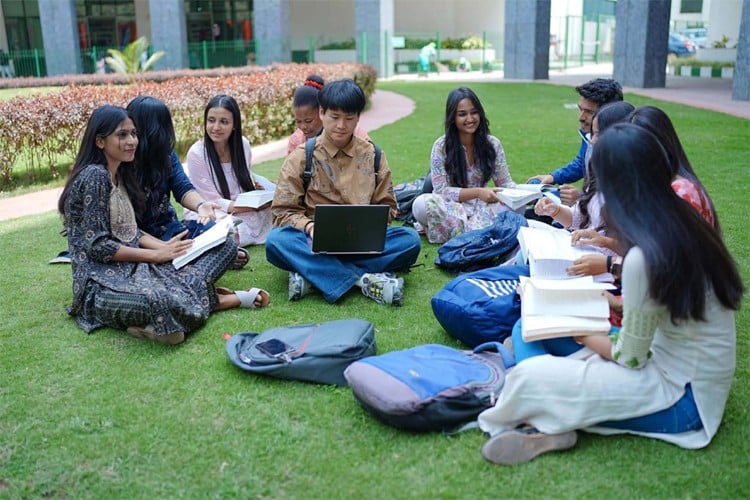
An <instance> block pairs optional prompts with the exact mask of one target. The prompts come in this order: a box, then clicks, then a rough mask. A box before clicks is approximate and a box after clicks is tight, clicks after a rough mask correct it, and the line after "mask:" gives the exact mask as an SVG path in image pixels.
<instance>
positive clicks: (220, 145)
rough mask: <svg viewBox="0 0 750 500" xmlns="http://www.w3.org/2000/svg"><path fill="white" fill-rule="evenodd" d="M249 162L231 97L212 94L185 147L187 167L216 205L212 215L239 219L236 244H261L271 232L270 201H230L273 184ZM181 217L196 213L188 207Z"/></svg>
mask: <svg viewBox="0 0 750 500" xmlns="http://www.w3.org/2000/svg"><path fill="white" fill-rule="evenodd" d="M251 161H252V156H251V152H250V143H249V142H248V140H247V139H246V138H245V137H243V136H242V117H241V114H240V107H239V105H238V104H237V101H236V100H235V99H234V98H233V97H231V96H228V95H223V94H221V95H217V96H214V97H212V98H211V100H209V101H208V104H207V105H206V108H205V110H204V112H203V139H201V140H199V141H197V142H196V143H195V144H193V145H192V146H191V147H190V150H189V151H188V154H187V171H188V176H189V177H190V180H191V181H192V182H193V185H194V186H195V187H196V189H197V190H198V193H200V195H201V196H202V197H203V199H205V200H207V201H210V202H212V203H214V204H216V206H218V207H219V208H217V209H216V217H217V218H221V217H222V216H224V215H226V214H231V215H232V217H234V218H235V221H236V222H239V223H240V224H239V225H238V226H237V227H236V229H235V230H236V233H235V234H236V237H237V243H238V244H239V245H240V246H241V247H244V246H247V245H261V244H263V243H265V242H266V236H268V233H269V232H270V231H271V210H270V206H271V204H270V202H269V203H268V204H267V205H264V206H262V207H260V208H257V209H256V208H249V207H237V206H235V204H234V200H235V199H236V198H237V195H239V194H240V193H243V192H246V191H254V190H256V189H273V188H274V185H273V183H272V182H271V181H269V180H268V179H266V178H264V177H261V176H259V175H254V174H253V173H252V170H251V167H250V165H251ZM185 218H188V219H195V218H197V215H196V214H195V213H193V212H189V211H188V212H186V213H185Z"/></svg>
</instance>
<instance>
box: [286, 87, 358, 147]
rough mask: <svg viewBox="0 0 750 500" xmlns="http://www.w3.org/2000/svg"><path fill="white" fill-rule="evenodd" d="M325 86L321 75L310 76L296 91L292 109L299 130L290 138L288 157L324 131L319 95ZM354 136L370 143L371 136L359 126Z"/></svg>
mask: <svg viewBox="0 0 750 500" xmlns="http://www.w3.org/2000/svg"><path fill="white" fill-rule="evenodd" d="M324 86H325V81H324V80H323V78H322V77H320V76H319V75H308V77H307V78H306V79H305V83H304V84H303V85H302V86H300V87H298V88H297V90H295V91H294V98H293V100H292V107H293V108H294V120H295V121H296V123H297V130H295V131H294V133H293V134H292V135H291V136H289V142H288V143H287V146H286V154H287V155H288V154H289V153H291V152H292V151H294V150H295V149H297V147H298V146H300V145H301V144H304V143H305V141H306V140H307V139H310V138H312V137H317V136H319V135H320V133H321V132H322V131H323V122H322V121H321V119H320V104H319V103H318V94H319V93H320V91H321V90H323V87H324ZM354 135H356V136H357V137H361V138H362V139H364V140H366V141H370V136H368V135H367V132H365V131H364V130H362V129H361V128H360V127H359V126H358V127H357V128H356V129H355V130H354Z"/></svg>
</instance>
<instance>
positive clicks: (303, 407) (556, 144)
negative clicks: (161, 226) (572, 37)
mask: <svg viewBox="0 0 750 500" xmlns="http://www.w3.org/2000/svg"><path fill="white" fill-rule="evenodd" d="M454 86H455V84H446V83H432V82H429V83H424V82H420V83H383V84H379V85H378V88H380V89H384V90H392V91H396V92H399V93H402V94H405V95H407V96H409V97H410V98H412V99H414V100H415V102H416V104H417V106H416V111H415V113H414V114H413V115H411V116H409V117H407V118H405V119H403V120H401V121H399V122H397V123H395V124H392V125H389V126H386V127H383V128H382V129H379V130H376V131H373V132H372V133H371V136H372V138H373V140H374V141H375V142H377V143H378V144H379V145H380V146H381V147H382V148H383V150H384V151H385V152H386V154H387V157H388V160H389V163H390V165H391V167H392V169H393V171H394V181H395V182H402V181H406V180H411V179H413V178H415V177H417V176H419V175H423V174H424V173H425V172H426V170H427V167H428V165H429V154H430V149H431V145H432V142H433V140H434V139H435V138H436V137H437V136H439V135H440V134H441V129H442V125H441V124H442V120H443V112H444V111H443V110H444V106H445V97H446V95H447V94H448V92H449V90H450V89H451V88H453V87H454ZM471 87H472V88H473V89H474V90H475V91H476V92H477V93H478V94H479V96H480V98H481V99H482V102H483V104H484V106H485V109H486V110H487V112H488V114H489V117H490V120H491V125H492V131H493V133H494V134H495V135H497V136H498V137H500V139H501V140H502V142H503V144H504V146H505V150H506V154H507V157H508V162H509V164H510V168H511V173H512V174H513V177H514V178H515V179H516V180H517V181H520V180H524V179H526V178H527V177H528V176H530V175H532V174H536V173H543V172H548V171H550V170H551V169H553V168H554V167H556V166H559V165H561V164H563V163H565V162H567V161H568V160H569V159H570V158H571V157H572V156H573V155H574V154H575V153H576V151H577V149H578V140H577V135H576V130H575V128H576V115H575V112H574V111H571V110H569V109H565V108H564V104H566V103H573V102H575V93H574V92H573V91H572V89H569V88H564V87H555V86H550V85H544V84H506V83H503V84H489V83H483V84H479V83H477V84H471ZM627 98H628V99H629V100H631V101H632V102H633V103H634V104H636V105H642V104H646V103H649V104H657V105H659V106H661V107H663V109H665V110H666V111H667V113H669V115H670V116H671V117H672V118H673V120H674V122H675V125H676V127H677V130H678V132H679V133H680V136H681V138H682V139H683V141H684V143H685V146H686V148H687V150H688V153H689V155H690V158H691V159H692V161H693V163H694V165H695V167H696V169H697V170H698V173H699V174H700V175H701V177H702V179H703V180H704V181H705V183H706V185H707V186H708V188H709V190H710V192H711V194H712V196H713V199H714V201H715V203H716V205H717V207H718V212H719V216H720V219H721V222H722V225H723V228H724V233H725V237H726V240H727V244H728V245H729V248H730V250H731V251H732V253H733V255H734V256H735V258H736V259H737V262H738V263H739V265H740V268H741V270H742V274H743V276H744V279H745V281H746V283H750V255H749V252H750V250H748V248H750V234H749V231H748V224H747V215H746V211H747V209H746V204H745V203H743V202H742V201H741V200H744V198H745V196H744V194H745V193H744V192H745V190H746V186H747V181H748V173H747V158H748V144H750V141H748V139H750V128H749V127H748V122H747V121H743V120H741V119H738V118H733V117H729V116H726V115H722V114H718V113H713V112H709V111H702V110H697V109H693V108H689V107H686V106H682V105H672V104H667V103H662V102H657V101H652V100H649V99H646V98H640V97H635V96H627ZM717 131H721V133H717ZM280 163H281V162H280V161H272V162H266V163H264V164H261V165H258V166H257V167H256V168H257V171H258V172H259V173H261V174H263V175H267V176H270V177H272V178H273V177H274V176H275V175H276V173H277V172H278V167H279V165H280ZM623 189H627V186H624V187H623ZM60 227H61V225H60V221H59V218H58V216H57V214H54V213H48V214H43V215H37V216H31V217H26V218H22V219H16V220H11V221H7V222H2V223H0V241H2V246H1V247H0V260H2V262H3V264H4V265H3V269H4V272H3V275H2V276H3V277H2V289H3V301H2V303H1V304H0V317H2V318H3V320H4V325H3V328H2V330H1V331H0V341H1V342H2V349H0V362H1V364H2V371H0V497H10V498H18V497H84V498H112V497H127V498H174V497H190V498H201V497H213V498H220V497H233V498H238V497H239V498H253V497H255V498H281V497H291V498H358V497H363V498H409V497H419V498H427V497H430V498H432V497H440V498H490V497H498V496H508V497H552V496H555V497H570V498H572V497H576V498H578V497H588V498H601V497H614V496H618V497H631V498H632V497H637V498H644V497H645V498H667V497H669V498H672V497H723V498H734V497H737V496H742V495H745V494H746V493H747V491H748V486H750V485H749V484H748V483H749V481H748V474H747V471H748V470H750V459H749V458H748V457H749V456H750V454H749V453H748V451H749V449H748V443H750V435H749V434H750V431H749V429H750V417H749V416H748V403H747V402H748V400H749V398H750V374H749V373H748V366H749V363H748V355H749V354H750V352H749V351H750V350H749V349H748V340H749V335H750V334H749V333H748V330H749V326H750V319H749V318H748V314H747V309H746V308H745V309H743V310H742V311H740V312H739V313H738V314H737V332H738V351H737V363H738V364H737V372H736V375H735V383H734V386H733V390H732V393H731V395H730V399H729V402H728V406H727V410H726V414H725V419H724V423H723V424H722V427H721V429H720V431H719V433H718V435H717V436H716V438H715V439H714V442H713V443H712V444H711V445H710V446H709V447H707V448H706V449H704V450H700V451H688V450H682V449H680V448H677V447H675V446H672V445H669V444H665V443H662V442H658V441H655V440H650V439H645V438H640V437H631V436H619V437H601V436H593V435H587V434H583V433H582V434H581V436H580V439H579V443H578V445H577V446H576V448H575V449H574V450H572V451H570V452H566V453H559V454H549V455H546V456H544V457H541V458H539V459H537V460H535V461H533V462H531V463H529V464H525V465H523V466H518V467H512V468H502V467H497V466H493V465H491V464H488V463H487V462H485V461H484V460H483V459H482V458H481V456H480V454H479V448H480V447H481V445H482V443H483V442H484V439H485V438H484V436H483V435H482V434H481V433H479V432H478V431H469V432H465V433H463V434H460V435H458V436H454V437H450V438H449V437H445V436H442V435H440V434H424V435H418V434H411V433H406V432H402V431H399V430H396V429H394V428H390V427H387V426H385V425H381V424H380V423H378V422H377V421H375V420H373V419H372V418H370V417H369V416H367V415H366V414H365V413H364V412H363V411H362V410H361V409H360V408H359V407H358V406H357V404H356V403H355V401H354V399H353V398H352V396H351V393H350V391H349V390H348V389H347V388H334V387H326V386H318V385H313V384H306V383H301V382H291V381H283V380H275V379H269V378H260V377H256V376H252V375H249V374H247V373H244V372H241V371H240V370H238V369H236V368H235V367H234V366H233V365H231V364H230V363H229V361H228V359H227V357H226V355H225V353H224V340H223V338H222V334H223V333H224V332H229V333H236V332H240V331H259V330H263V329H266V328H270V327H275V326H279V325H287V324H295V323H307V322H318V321H325V320H332V319H340V318H349V317H358V318H363V319H366V320H369V321H371V322H372V323H373V324H374V325H375V327H376V335H377V341H378V351H379V352H381V353H382V352H386V351H391V350H394V349H401V348H406V347H409V346H413V345H417V344H422V343H430V342H436V343H445V344H448V345H452V346H458V344H457V343H456V342H454V341H453V340H452V339H451V338H449V337H448V336H447V335H446V334H445V332H443V331H442V329H441V328H440V326H439V325H438V323H437V322H436V320H435V319H434V317H433V315H432V311H431V309H430V298H431V297H432V296H433V295H434V294H435V293H436V292H437V291H438V290H439V289H440V288H441V287H442V286H443V285H444V284H445V283H446V282H447V281H448V280H449V279H451V275H449V274H447V273H445V272H443V271H441V270H439V269H436V268H435V266H434V265H433V260H434V258H435V254H436V250H437V246H436V245H430V244H427V243H426V242H425V243H424V246H423V250H422V254H421V256H420V260H419V263H420V264H423V265H422V266H420V267H416V268H415V269H414V270H413V271H412V272H411V273H409V274H407V275H405V281H406V299H405V305H404V306H403V307H401V308H391V307H384V306H379V305H377V304H375V303H374V302H372V301H370V300H368V299H366V298H364V297H363V296H362V295H361V294H359V293H357V292H356V291H353V292H351V293H350V294H349V295H347V296H346V297H344V299H343V300H341V301H340V303H338V304H336V305H328V304H326V303H325V302H324V301H323V300H322V299H321V298H320V297H319V296H310V297H306V298H304V299H303V300H301V301H299V302H295V303H290V302H288V301H287V300H286V293H287V292H286V286H287V275H286V273H284V272H282V271H280V270H278V269H275V268H273V267H272V266H271V265H270V264H268V263H267V262H266V261H265V255H264V251H263V248H262V247H254V248H252V249H251V263H250V265H249V266H248V267H247V268H245V269H244V270H241V271H230V272H228V273H227V274H226V275H225V276H224V277H223V278H222V279H221V281H220V284H221V285H223V286H228V287H234V288H239V287H249V286H262V287H264V288H266V289H267V290H269V291H270V293H271V295H272V297H273V300H272V304H271V306H270V307H268V308H266V309H264V310H260V311H248V310H232V311H227V312H222V313H218V314H216V315H214V316H212V317H211V318H210V319H209V322H208V324H207V325H206V326H205V327H204V328H203V329H202V330H201V331H199V332H197V333H196V334H194V335H193V336H191V337H190V338H189V339H188V340H187V342H185V344H183V345H181V346H178V347H175V348H169V347H165V346H160V345H156V344H153V343H149V342H145V341H140V340H136V339H132V338H130V337H128V336H126V335H125V334H123V333H122V332H119V331H115V330H110V329H103V330H99V331H97V332H95V333H94V334H92V335H86V334H84V333H83V332H82V331H81V330H79V329H78V328H77V327H76V326H75V323H74V321H73V320H72V319H71V318H69V317H67V316H66V315H65V313H64V307H65V306H67V305H68V304H69V303H70V299H71V293H72V292H71V275H70V267H68V266H64V265H63V266H50V265H48V264H47V263H46V262H47V260H48V259H49V258H51V257H52V256H53V255H55V254H56V253H57V252H58V251H59V250H60V249H61V248H64V245H65V241H64V239H63V238H62V237H61V236H60V235H59V231H60ZM652 229H653V230H658V228H652ZM729 361H730V360H727V362H729Z"/></svg>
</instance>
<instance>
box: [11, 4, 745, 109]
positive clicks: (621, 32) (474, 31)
mask: <svg viewBox="0 0 750 500" xmlns="http://www.w3.org/2000/svg"><path fill="white" fill-rule="evenodd" d="M749 3H750V0H618V1H617V2H612V1H610V0H536V1H533V2H532V1H529V0H0V49H4V50H6V51H8V52H10V54H11V56H12V58H13V64H14V66H15V68H14V69H15V73H16V74H17V75H21V74H28V75H35V74H36V75H42V74H63V73H80V72H93V71H96V70H97V68H100V69H101V64H100V61H101V58H102V57H103V56H104V55H106V49H107V48H121V47H123V46H125V45H126V44H127V43H129V42H130V41H132V40H134V39H136V38H137V37H139V36H146V37H147V38H148V39H149V40H150V42H151V44H152V46H153V48H154V50H164V51H165V53H166V56H165V57H164V58H162V59H161V60H160V61H159V62H158V63H157V66H156V67H157V68H159V69H173V68H184V67H208V66H218V65H228V66H229V65H240V64H247V63H254V62H257V63H259V64H270V63H272V62H290V61H292V60H310V56H307V55H306V54H310V53H313V52H314V50H315V48H316V47H318V46H320V45H332V46H336V45H337V44H339V45H341V46H342V47H348V50H352V47H351V46H352V45H353V46H354V47H353V49H354V53H351V52H348V53H347V54H346V55H344V56H343V57H348V58H351V57H352V54H354V58H355V60H357V61H359V62H365V63H367V64H372V65H373V66H375V68H376V69H377V70H378V73H379V74H380V75H382V76H389V75H391V74H392V73H393V72H394V67H397V66H398V63H399V62H400V61H399V60H398V59H397V57H396V54H397V53H396V52H394V44H398V43H400V42H402V41H403V39H405V38H407V37H408V38H412V39H427V40H429V39H435V38H436V37H437V38H442V39H443V40H445V39H448V38H458V37H466V36H469V35H473V36H475V37H480V38H481V39H482V43H488V44H489V46H491V47H492V50H493V52H492V54H491V55H492V57H488V54H487V52H486V50H487V47H488V45H485V49H483V51H482V53H481V57H482V62H483V64H484V62H485V58H487V59H490V60H502V61H503V65H504V71H505V75H506V77H507V78H527V79H543V78H546V77H547V76H548V71H549V68H550V60H551V59H552V60H553V61H554V60H555V58H559V56H560V47H563V48H564V55H565V58H566V62H567V58H568V57H569V56H571V55H572V56H574V57H579V58H580V60H581V61H583V60H584V58H590V57H592V56H594V57H596V55H597V54H599V53H600V52H601V51H609V52H610V53H613V54H614V59H615V61H614V62H615V75H614V76H615V78H618V79H622V80H623V83H625V84H626V85H630V86H636V87H658V86H664V81H665V73H664V69H665V66H666V37H667V33H668V31H669V29H670V18H673V22H672V25H674V23H675V22H677V21H679V22H684V23H686V24H687V23H705V24H707V25H708V30H709V37H718V36H727V37H728V38H729V39H730V40H736V42H735V43H736V44H737V46H738V49H740V50H737V54H736V61H737V67H736V70H735V80H736V81H738V82H739V83H738V84H739V86H740V87H741V88H745V87H750V83H749V82H750V76H748V69H747V68H748V66H750V64H749V63H748V62H747V61H745V59H746V58H747V56H746V54H747V52H748V50H747V47H745V46H743V43H742V42H741V41H744V44H745V45H747V43H748V42H747V41H748V39H749V38H750V36H749V35H748V29H750V28H749V27H748V24H749V23H748V20H747V19H748V16H750V5H749ZM602 18H605V22H604V23H602V22H601V19H602ZM615 19H616V21H617V22H616V23H615V22H614V20H615ZM594 20H596V21H594ZM592 30H596V36H595V37H593V38H592V37H591V36H590V35H591V31H592ZM717 33H721V35H717ZM590 40H594V42H591V41H590ZM615 40H616V41H617V43H615ZM295 54H296V55H297V57H298V58H297V59H295ZM398 54H400V55H403V53H402V52H399V53H398ZM312 57H313V58H314V57H315V56H314V55H313V56H312ZM315 60H319V59H315ZM320 62H325V61H320ZM742 95H744V91H742V90H740V91H739V92H738V93H737V96H738V98H740V99H743V97H742ZM744 99H748V98H747V97H745V98H744Z"/></svg>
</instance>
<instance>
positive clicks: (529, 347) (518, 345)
mask: <svg viewBox="0 0 750 500" xmlns="http://www.w3.org/2000/svg"><path fill="white" fill-rule="evenodd" d="M618 330H619V329H618V328H613V330H612V331H610V333H612V332H614V331H618ZM511 335H512V336H513V352H514V355H515V357H516V363H520V362H521V361H523V360H524V359H528V358H531V357H533V356H542V355H544V354H551V355H553V356H568V355H570V354H573V353H574V352H576V351H578V350H580V349H581V348H582V347H583V346H581V345H579V344H578V343H577V342H576V341H575V340H573V339H572V338H570V337H561V338H556V339H546V340H537V341H535V342H524V340H523V336H522V333H521V320H520V319H519V320H518V321H516V324H515V325H513V333H512V334H511ZM597 427H609V428H612V429H622V430H630V431H636V432H659V433H663V434H677V433H680V432H687V431H693V430H697V429H700V428H701V427H703V423H702V422H701V419H700V415H698V407H697V406H696V405H695V399H694V398H693V390H692V388H691V387H690V384H688V385H687V386H686V387H685V394H683V396H682V397H681V398H680V399H679V400H678V401H677V402H676V403H675V404H673V405H672V406H670V407H669V408H665V409H664V410H661V411H658V412H656V413H651V414H649V415H643V416H640V417H633V418H628V419H625V420H610V421H607V422H602V423H600V424H597Z"/></svg>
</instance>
